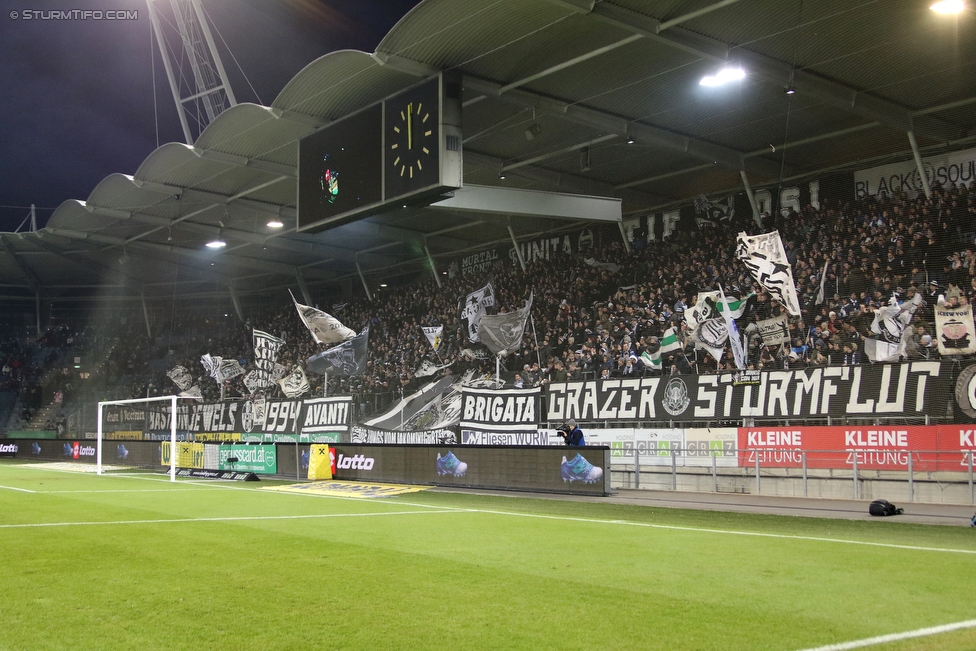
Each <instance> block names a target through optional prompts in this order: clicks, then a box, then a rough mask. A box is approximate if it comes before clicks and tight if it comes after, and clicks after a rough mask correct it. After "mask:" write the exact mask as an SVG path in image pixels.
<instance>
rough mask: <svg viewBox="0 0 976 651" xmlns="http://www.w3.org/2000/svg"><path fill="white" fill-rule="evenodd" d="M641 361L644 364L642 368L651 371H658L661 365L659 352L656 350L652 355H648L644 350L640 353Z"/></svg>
mask: <svg viewBox="0 0 976 651" xmlns="http://www.w3.org/2000/svg"><path fill="white" fill-rule="evenodd" d="M640 358H641V361H642V362H644V366H646V367H647V368H649V369H651V370H652V371H660V370H661V368H662V367H663V365H662V364H661V351H660V350H658V351H657V352H654V353H648V352H647V351H646V350H645V351H644V352H643V353H641V356H640Z"/></svg>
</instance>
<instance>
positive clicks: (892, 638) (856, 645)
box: [804, 619, 976, 651]
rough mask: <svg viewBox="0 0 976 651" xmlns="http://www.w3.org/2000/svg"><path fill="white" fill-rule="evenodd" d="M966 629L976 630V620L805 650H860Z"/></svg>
mask: <svg viewBox="0 0 976 651" xmlns="http://www.w3.org/2000/svg"><path fill="white" fill-rule="evenodd" d="M964 628H976V619H969V620H966V621H965V622H956V623H954V624H943V625H942V626H932V627H930V628H918V629H915V630H914V631H905V632H903V633H889V634H888V635H879V636H878V637H869V638H866V639H864V640H854V641H852V642H840V643H838V644H828V645H827V646H818V647H816V648H815V649H804V651H845V650H846V649H860V648H862V647H866V646H874V645H875V644H886V643H888V642H898V641H900V640H910V639H912V638H916V637H928V636H930V635H941V634H942V633H949V632H950V631H958V630H961V629H964Z"/></svg>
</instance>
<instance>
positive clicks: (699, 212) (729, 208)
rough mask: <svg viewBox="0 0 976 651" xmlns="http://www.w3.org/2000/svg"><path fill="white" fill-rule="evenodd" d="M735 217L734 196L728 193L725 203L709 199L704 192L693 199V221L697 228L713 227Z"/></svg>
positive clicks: (728, 221) (730, 221)
mask: <svg viewBox="0 0 976 651" xmlns="http://www.w3.org/2000/svg"><path fill="white" fill-rule="evenodd" d="M734 218H735V197H734V196H732V195H729V197H728V198H727V199H726V200H725V203H722V202H720V201H711V200H709V198H708V197H706V196H705V195H704V194H700V195H698V198H696V199H695V223H696V224H698V228H699V230H701V229H705V228H714V227H716V226H718V225H720V224H721V223H723V222H725V223H727V224H729V223H732V220H733V219H734Z"/></svg>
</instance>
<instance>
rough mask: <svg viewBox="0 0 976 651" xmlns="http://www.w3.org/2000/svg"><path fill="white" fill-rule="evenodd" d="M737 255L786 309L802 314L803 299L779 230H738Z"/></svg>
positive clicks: (794, 314)
mask: <svg viewBox="0 0 976 651" xmlns="http://www.w3.org/2000/svg"><path fill="white" fill-rule="evenodd" d="M736 256H737V257H738V258H739V259H740V260H742V262H743V263H745V265H746V267H748V269H749V271H750V272H751V273H752V277H753V278H755V279H756V281H757V282H758V283H759V284H760V285H762V286H763V287H764V288H765V289H766V291H768V292H769V293H770V295H772V297H773V298H775V299H776V300H778V301H779V302H780V303H782V304H783V305H785V306H786V311H787V312H789V313H790V314H792V315H793V316H800V299H799V297H798V296H797V295H796V284H795V283H794V282H793V267H792V265H790V261H789V260H788V259H787V257H786V249H785V248H783V239H782V238H781V237H780V236H779V231H773V232H772V233H764V234H763V235H746V234H745V233H744V232H742V233H739V238H738V246H737V248H736Z"/></svg>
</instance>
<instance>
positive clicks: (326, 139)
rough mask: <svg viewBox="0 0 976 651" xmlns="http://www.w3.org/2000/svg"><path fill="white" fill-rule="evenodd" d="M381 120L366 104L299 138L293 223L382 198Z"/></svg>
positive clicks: (378, 108) (379, 112)
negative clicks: (296, 190) (295, 203)
mask: <svg viewBox="0 0 976 651" xmlns="http://www.w3.org/2000/svg"><path fill="white" fill-rule="evenodd" d="M382 120H383V118H382V107H381V106H380V105H376V106H372V107H370V108H368V109H366V110H364V111H361V112H359V113H357V114H355V115H353V116H350V117H348V118H345V119H343V120H341V121H340V122H337V123H336V124H334V125H330V126H329V127H328V128H326V129H323V130H322V131H320V132H318V133H316V134H313V135H311V136H308V137H307V138H303V139H302V140H301V141H300V143H299V148H298V166H299V167H298V169H299V173H298V179H299V181H298V207H299V208H298V225H299V228H302V227H303V226H307V225H309V224H313V223H317V222H321V221H322V220H327V219H329V218H331V217H335V216H337V215H341V214H343V213H347V212H350V211H356V210H360V209H362V208H365V207H367V206H371V205H378V204H380V203H381V202H382V200H383V197H382V189H383V181H382V179H383V165H382V149H383V143H382V132H381V130H380V125H381V124H382Z"/></svg>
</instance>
